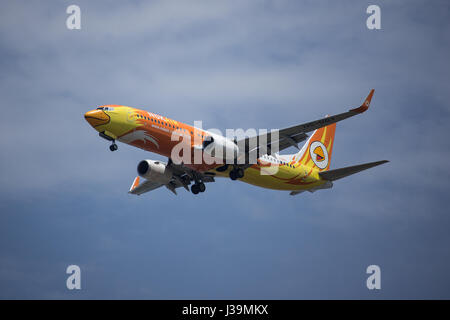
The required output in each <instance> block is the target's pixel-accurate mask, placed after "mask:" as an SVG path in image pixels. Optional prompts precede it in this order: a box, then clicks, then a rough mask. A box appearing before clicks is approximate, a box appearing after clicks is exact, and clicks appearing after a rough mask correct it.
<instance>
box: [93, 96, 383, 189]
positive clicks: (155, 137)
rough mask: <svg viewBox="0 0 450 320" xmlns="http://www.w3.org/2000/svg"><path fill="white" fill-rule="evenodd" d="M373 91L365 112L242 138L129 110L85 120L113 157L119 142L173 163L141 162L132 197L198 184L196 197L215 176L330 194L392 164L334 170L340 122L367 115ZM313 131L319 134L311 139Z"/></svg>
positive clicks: (113, 108)
mask: <svg viewBox="0 0 450 320" xmlns="http://www.w3.org/2000/svg"><path fill="white" fill-rule="evenodd" d="M373 93H374V90H373V89H372V90H371V91H370V93H369V95H368V96H367V98H366V99H365V101H364V103H363V104H362V105H361V106H360V107H358V108H354V109H351V110H349V111H347V112H344V113H340V114H337V115H333V116H327V117H325V118H322V119H319V120H316V121H312V122H307V123H304V124H300V125H296V126H292V127H289V128H285V129H280V130H277V131H272V132H271V133H270V134H267V133H262V134H259V135H258V134H256V135H253V136H246V137H244V138H242V139H239V140H238V139H236V137H234V138H231V139H230V138H227V137H225V136H223V135H220V134H217V133H213V132H210V131H206V130H203V129H200V128H196V127H194V126H190V125H187V124H184V123H181V122H178V121H175V120H172V119H169V118H166V117H163V116H160V115H157V114H154V113H151V112H147V111H144V110H139V109H136V108H132V107H127V106H119V105H105V106H101V107H99V108H97V109H95V110H92V111H88V112H86V114H85V115H84V117H85V119H86V120H87V122H89V124H90V125H91V126H92V127H93V128H94V129H95V130H97V131H98V132H99V135H100V136H101V137H102V138H104V139H106V140H109V141H111V142H112V144H111V145H110V150H111V151H115V150H117V144H116V143H115V141H116V140H118V141H120V142H123V143H127V144H130V145H132V146H135V147H138V148H141V149H144V150H146V151H150V152H155V153H158V154H160V155H163V156H166V157H168V161H167V163H164V162H162V161H155V160H143V161H141V162H140V163H139V164H138V167H137V172H138V176H137V177H136V178H135V179H134V181H133V183H132V185H131V188H130V190H129V193H132V194H137V195H140V194H143V193H145V192H148V191H151V190H154V189H157V188H159V187H161V186H166V187H167V188H168V189H169V190H171V191H172V192H173V193H175V194H176V189H177V188H179V187H184V188H185V189H186V190H188V191H189V185H191V184H192V185H191V191H192V193H193V194H198V193H199V192H204V191H205V189H206V188H205V183H207V182H214V181H215V177H227V176H229V177H230V178H231V179H232V180H237V179H239V180H240V181H243V182H246V183H250V184H253V185H256V186H259V187H263V188H269V189H276V190H287V191H290V194H291V195H296V194H299V193H301V192H303V191H310V192H314V191H316V190H318V189H328V188H331V187H332V186H333V181H335V180H338V179H341V178H344V177H346V176H349V175H351V174H354V173H357V172H360V171H362V170H366V169H369V168H372V167H374V166H378V165H380V164H383V163H386V162H388V161H386V160H383V161H377V162H371V163H365V164H360V165H356V166H350V167H345V168H340V169H334V170H329V168H330V160H331V155H332V152H333V142H334V134H335V129H336V122H338V121H341V120H344V119H347V118H349V117H352V116H355V115H357V114H361V113H363V112H365V111H366V110H367V109H368V108H369V105H370V102H371V100H372V96H373ZM308 132H312V134H311V136H310V137H309V138H308V136H307V134H306V133H308ZM307 138H308V140H307V141H306V143H305V144H304V146H303V147H302V148H301V149H300V150H299V152H298V153H296V154H288V155H280V154H279V153H278V151H282V150H284V149H286V148H288V147H291V146H294V147H296V148H297V149H299V148H298V146H297V145H298V143H299V142H301V141H304V140H306V139H307ZM174 151H175V152H174ZM198 155H200V157H198ZM174 157H176V158H177V160H176V161H175V160H174Z"/></svg>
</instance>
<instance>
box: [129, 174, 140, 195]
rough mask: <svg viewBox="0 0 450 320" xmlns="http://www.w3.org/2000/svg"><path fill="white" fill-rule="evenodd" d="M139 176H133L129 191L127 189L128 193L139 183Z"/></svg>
mask: <svg viewBox="0 0 450 320" xmlns="http://www.w3.org/2000/svg"><path fill="white" fill-rule="evenodd" d="M139 180H140V178H139V176H137V177H136V178H134V181H133V184H132V185H131V188H130V191H128V192H129V193H131V192H133V190H134V189H136V187H137V186H138V185H139Z"/></svg>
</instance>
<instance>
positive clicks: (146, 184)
mask: <svg viewBox="0 0 450 320" xmlns="http://www.w3.org/2000/svg"><path fill="white" fill-rule="evenodd" d="M139 182H140V177H139V176H138V177H136V178H135V179H134V182H133V184H132V185H131V188H130V191H128V193H131V194H137V195H141V194H143V193H146V192H149V191H152V190H155V189H158V188H159V187H162V186H163V184H161V183H159V182H154V181H150V180H145V181H143V182H142V183H140V184H139Z"/></svg>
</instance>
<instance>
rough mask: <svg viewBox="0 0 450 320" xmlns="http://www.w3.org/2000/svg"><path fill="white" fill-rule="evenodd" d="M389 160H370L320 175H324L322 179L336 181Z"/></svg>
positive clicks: (320, 174)
mask: <svg viewBox="0 0 450 320" xmlns="http://www.w3.org/2000/svg"><path fill="white" fill-rule="evenodd" d="M386 162H389V161H387V160H382V161H375V162H369V163H364V164H359V165H357V166H351V167H345V168H340V169H334V170H329V171H323V172H319V176H320V177H322V179H325V180H329V181H335V180H338V179H341V178H345V177H347V176H349V175H352V174H354V173H358V172H361V171H363V170H366V169H370V168H373V167H376V166H379V165H380V164H383V163H386Z"/></svg>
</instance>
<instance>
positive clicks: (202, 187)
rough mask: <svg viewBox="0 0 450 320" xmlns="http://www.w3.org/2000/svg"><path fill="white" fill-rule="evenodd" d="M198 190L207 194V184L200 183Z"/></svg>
mask: <svg viewBox="0 0 450 320" xmlns="http://www.w3.org/2000/svg"><path fill="white" fill-rule="evenodd" d="M198 190H200V192H205V190H206V187H205V184H204V183H203V182H200V183H199V184H198Z"/></svg>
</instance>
